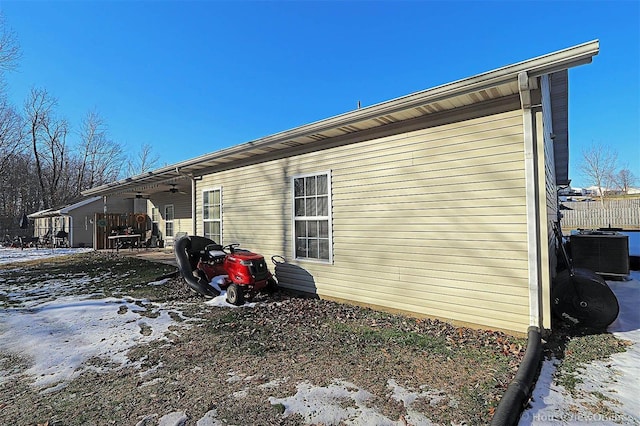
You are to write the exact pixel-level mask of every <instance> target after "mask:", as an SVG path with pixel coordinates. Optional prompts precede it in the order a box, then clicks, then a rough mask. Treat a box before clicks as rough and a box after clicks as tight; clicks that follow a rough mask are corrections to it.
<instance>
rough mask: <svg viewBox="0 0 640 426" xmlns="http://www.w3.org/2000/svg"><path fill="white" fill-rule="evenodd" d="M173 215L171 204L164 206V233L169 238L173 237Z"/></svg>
mask: <svg viewBox="0 0 640 426" xmlns="http://www.w3.org/2000/svg"><path fill="white" fill-rule="evenodd" d="M174 216H175V214H174V211H173V204H167V205H166V206H164V235H165V236H166V237H169V238H171V237H173V219H174Z"/></svg>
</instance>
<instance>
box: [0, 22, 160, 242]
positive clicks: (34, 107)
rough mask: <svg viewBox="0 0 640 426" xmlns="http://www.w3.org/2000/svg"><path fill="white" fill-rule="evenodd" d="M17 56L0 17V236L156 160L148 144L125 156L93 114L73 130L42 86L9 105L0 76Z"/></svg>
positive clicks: (12, 67) (143, 169)
mask: <svg viewBox="0 0 640 426" xmlns="http://www.w3.org/2000/svg"><path fill="white" fill-rule="evenodd" d="M20 57H21V51H20V47H19V43H18V39H17V36H16V34H15V33H14V32H12V31H11V30H10V29H8V27H7V26H6V25H5V22H4V19H3V18H2V16H0V229H1V230H2V231H3V234H2V236H0V237H4V235H5V234H7V233H11V232H15V230H16V229H17V228H18V221H19V220H20V217H21V216H22V215H23V214H25V213H26V214H29V213H34V212H36V211H40V210H44V209H49V208H55V207H61V206H64V205H66V204H69V203H73V202H76V201H78V200H80V199H81V198H82V196H81V192H82V191H84V190H86V189H89V188H92V187H95V186H99V185H102V184H106V183H108V182H112V181H114V180H117V179H119V178H122V177H125V176H131V175H136V174H140V173H144V172H146V171H149V170H152V169H154V168H156V167H157V165H158V161H159V158H158V156H156V155H154V154H153V152H152V148H151V145H149V144H142V145H141V146H140V150H139V152H137V153H135V154H133V155H130V156H128V155H126V154H125V152H126V151H125V149H124V147H123V146H122V145H121V144H120V143H118V142H116V141H114V140H113V139H111V137H110V136H109V132H108V126H107V123H106V122H105V120H104V118H103V117H102V116H101V115H100V113H99V112H98V111H96V110H91V111H88V112H87V113H86V115H85V116H84V117H83V118H82V119H81V121H80V123H79V124H78V125H76V126H73V125H72V124H71V122H70V121H69V120H68V119H66V118H64V117H61V116H60V114H59V111H58V107H59V106H58V101H57V99H56V98H55V96H53V95H52V94H51V93H49V92H48V91H47V90H46V89H45V88H37V87H34V88H32V89H31V91H30V92H29V93H28V94H27V95H26V97H25V100H24V103H23V105H21V106H16V105H12V104H11V102H10V101H9V98H8V95H7V84H6V78H5V77H6V73H8V72H12V71H14V70H15V69H16V68H17V66H18V63H19V59H20ZM0 239H2V238H0Z"/></svg>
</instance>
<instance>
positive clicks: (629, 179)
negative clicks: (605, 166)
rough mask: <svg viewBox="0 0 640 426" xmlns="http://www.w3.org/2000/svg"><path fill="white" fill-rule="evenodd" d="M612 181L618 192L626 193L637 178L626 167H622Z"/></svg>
mask: <svg viewBox="0 0 640 426" xmlns="http://www.w3.org/2000/svg"><path fill="white" fill-rule="evenodd" d="M614 181H615V184H616V186H617V187H618V189H619V190H620V192H622V193H623V194H625V195H626V194H628V193H629V189H631V188H632V187H633V185H635V184H636V182H637V178H636V176H635V175H634V174H633V172H632V171H631V170H629V168H628V167H624V168H622V169H621V170H620V171H619V172H618V173H617V174H616V175H615V176H614Z"/></svg>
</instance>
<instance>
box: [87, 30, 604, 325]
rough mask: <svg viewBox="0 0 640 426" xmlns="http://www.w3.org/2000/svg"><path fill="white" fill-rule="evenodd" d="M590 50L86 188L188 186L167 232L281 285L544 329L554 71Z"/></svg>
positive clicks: (553, 214)
mask: <svg viewBox="0 0 640 426" xmlns="http://www.w3.org/2000/svg"><path fill="white" fill-rule="evenodd" d="M598 50H599V44H598V41H592V42H589V43H584V44H581V45H577V46H573V47H571V48H568V49H565V50H561V51H558V52H554V53H550V54H548V55H544V56H541V57H538V58H534V59H530V60H527V61H524V62H520V63H517V64H514V65H510V66H506V67H503V68H499V69H496V70H493V71H489V72H486V73H483V74H480V75H477V76H473V77H469V78H466V79H463V80H459V81H456V82H452V83H448V84H444V85H442V86H438V87H435V88H432V89H428V90H425V91H421V92H417V93H413V94H410V95H407V96H404V97H401V98H397V99H393V100H390V101H387V102H383V103H380V104H377V105H373V106H370V107H366V108H361V109H357V110H354V111H351V112H348V113H345V114H342V115H338V116H336V117H332V118H328V119H326V120H322V121H318V122H315V123H311V124H307V125H304V126H301V127H298V128H295V129H292V130H288V131H284V132H281V133H277V134H274V135H271V136H267V137H264V138H261V139H258V140H254V141H251V142H247V143H245V144H242V145H238V146H235V147H232V148H228V149H224V150H221V151H217V152H214V153H211V154H207V155H204V156H201V157H197V158H194V159H192V160H189V161H184V162H181V163H178V164H175V165H172V166H168V167H164V168H161V169H158V170H156V171H154V172H151V173H147V174H145V175H140V176H134V177H131V178H129V179H127V180H122V181H118V182H114V183H112V184H108V185H103V186H101V187H97V188H92V189H90V190H88V191H86V192H85V194H86V195H101V196H106V197H107V198H109V197H119V196H123V194H127V193H130V192H131V191H147V192H148V193H149V202H150V203H151V204H150V205H153V203H154V202H157V204H155V206H156V207H154V208H155V209H158V212H159V215H160V216H162V215H163V214H164V213H167V212H166V211H162V210H163V207H162V206H166V205H167V204H168V203H169V202H170V197H171V195H172V194H167V193H166V187H167V183H171V182H173V183H175V182H179V184H180V186H181V187H183V188H184V186H185V185H186V184H189V186H190V187H189V189H188V190H187V192H188V193H189V194H190V195H189V197H186V198H187V199H188V203H189V204H186V203H185V201H184V200H183V201H180V204H178V203H176V204H175V205H174V209H173V211H171V212H170V213H172V221H173V222H174V224H173V226H172V227H171V230H172V231H174V230H176V229H180V230H182V231H184V232H187V233H189V234H197V235H203V236H207V237H209V238H211V239H213V240H215V241H218V242H220V243H222V244H228V243H232V242H240V243H241V244H242V245H243V246H244V247H246V248H249V249H252V250H255V251H257V252H260V253H262V254H264V255H265V256H267V257H270V256H273V255H280V256H283V257H284V258H285V259H286V262H285V263H281V264H279V265H278V266H277V268H276V275H277V278H278V281H279V284H280V285H281V286H283V287H287V288H290V289H294V290H299V291H304V292H309V293H314V294H317V295H318V296H320V297H323V298H329V299H334V300H340V301H347V302H350V303H355V304H359V305H365V306H370V307H373V308H377V309H383V310H392V311H400V312H405V313H409V314H412V315H417V316H425V317H437V318H441V319H445V320H449V321H452V322H455V323H460V324H464V325H474V326H477V327H483V328H492V329H502V330H507V331H510V332H515V333H525V332H526V330H527V328H528V327H529V326H531V325H535V326H538V327H541V328H550V326H551V312H550V306H551V301H550V287H551V280H552V278H553V276H554V273H555V238H554V234H553V229H552V226H553V223H554V222H556V221H557V218H558V202H557V199H558V197H557V188H558V186H566V185H568V183H569V179H568V112H567V111H568V109H567V108H568V69H569V68H572V67H575V66H577V65H582V64H586V63H589V62H591V60H592V57H593V56H595V55H597V53H598ZM157 188H165V189H162V192H161V193H160V197H165V198H163V199H162V200H155V196H154V191H156V190H158V189H157ZM167 197H169V198H167ZM154 200H155V201H154ZM178 210H180V212H181V213H180V217H181V218H180V219H178V220H177V219H176V217H177V216H178V213H177V212H178ZM149 214H150V215H152V212H149ZM152 216H153V215H152Z"/></svg>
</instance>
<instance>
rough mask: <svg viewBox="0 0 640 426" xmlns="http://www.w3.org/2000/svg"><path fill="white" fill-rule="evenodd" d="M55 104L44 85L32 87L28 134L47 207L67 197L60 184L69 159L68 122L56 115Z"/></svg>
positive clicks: (44, 205)
mask: <svg viewBox="0 0 640 426" xmlns="http://www.w3.org/2000/svg"><path fill="white" fill-rule="evenodd" d="M56 106H57V101H56V99H55V98H53V97H51V96H50V95H49V93H48V92H47V91H46V90H44V89H32V90H31V93H30V95H29V98H28V99H27V101H26V102H25V115H26V121H27V134H28V138H29V142H30V145H31V150H32V153H33V157H34V162H35V167H36V175H37V178H38V183H39V185H40V189H41V191H42V194H43V207H44V208H50V207H53V206H55V205H56V204H58V203H59V202H61V201H62V200H63V199H64V198H65V197H64V193H63V192H62V191H60V188H59V187H58V184H59V182H60V178H61V177H62V172H63V170H64V168H65V164H66V161H67V158H66V157H67V142H66V138H67V133H68V124H67V122H66V120H58V119H57V118H55V116H54V108H55V107H56Z"/></svg>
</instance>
